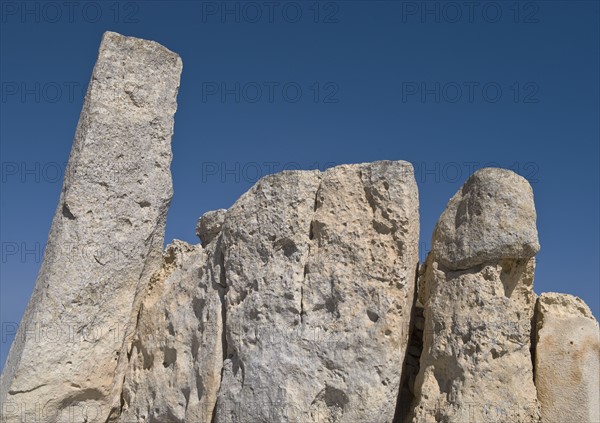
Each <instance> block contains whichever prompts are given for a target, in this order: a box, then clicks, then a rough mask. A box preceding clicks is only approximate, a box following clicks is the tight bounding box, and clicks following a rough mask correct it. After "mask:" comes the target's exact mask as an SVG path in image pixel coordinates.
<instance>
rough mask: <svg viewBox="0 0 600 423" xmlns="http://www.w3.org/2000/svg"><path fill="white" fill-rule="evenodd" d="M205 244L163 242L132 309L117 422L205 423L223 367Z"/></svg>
mask: <svg viewBox="0 0 600 423" xmlns="http://www.w3.org/2000/svg"><path fill="white" fill-rule="evenodd" d="M213 247H214V245H210V246H208V247H207V250H204V249H203V248H202V246H200V245H194V246H193V245H189V244H186V243H185V242H182V241H174V242H173V243H172V244H170V245H169V246H168V247H167V251H166V253H165V257H164V263H163V267H162V269H161V270H160V271H159V272H157V273H155V274H154V276H153V277H152V279H151V281H150V286H149V287H148V290H147V294H146V296H145V298H144V300H143V302H142V306H141V308H140V312H139V317H138V319H137V321H138V323H137V327H136V331H135V334H134V337H133V344H132V349H131V353H130V357H129V365H128V368H127V371H126V373H125V382H124V386H123V396H122V398H123V405H122V407H121V415H120V417H119V419H118V421H119V422H124V423H127V422H139V421H143V422H146V421H149V422H195V423H210V422H211V420H212V416H213V408H214V406H215V403H216V400H217V391H218V389H219V385H220V381H221V368H222V365H223V351H222V339H221V334H222V326H223V324H222V319H221V310H222V308H221V299H220V295H219V290H218V289H216V286H215V285H216V284H218V282H219V280H218V278H219V275H216V278H215V276H214V275H213V272H212V267H211V259H212V258H214V248H213Z"/></svg>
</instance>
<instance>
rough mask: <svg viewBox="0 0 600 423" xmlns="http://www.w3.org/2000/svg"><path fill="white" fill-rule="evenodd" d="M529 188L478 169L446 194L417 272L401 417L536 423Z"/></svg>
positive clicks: (423, 421)
mask: <svg viewBox="0 0 600 423" xmlns="http://www.w3.org/2000/svg"><path fill="white" fill-rule="evenodd" d="M535 221H536V213H535V207H534V203H533V191H532V189H531V187H530V186H529V184H528V183H527V181H526V180H525V179H523V178H522V177H520V176H518V175H517V174H515V173H513V172H510V171H507V170H502V169H482V170H480V171H478V172H476V173H475V174H474V175H472V176H471V177H470V178H469V180H468V181H467V182H466V183H465V184H464V185H463V187H462V188H461V189H460V190H459V192H457V193H456V195H455V196H454V197H453V198H452V199H451V200H450V202H449V203H448V206H447V207H446V209H445V210H444V212H443V213H442V215H441V217H440V219H439V220H438V223H437V225H436V228H435V231H434V234H433V237H432V250H431V252H430V254H429V256H428V258H427V261H426V263H425V270H424V272H423V274H422V275H421V276H420V278H419V300H420V301H421V303H422V304H423V305H424V316H425V326H424V331H423V352H422V355H421V359H420V370H419V374H418V375H417V378H416V381H415V388H414V391H415V403H414V406H413V407H414V408H413V410H412V413H411V415H410V416H409V417H408V421H412V422H413V423H429V422H456V423H462V422H465V423H466V422H473V421H476V422H484V421H510V422H538V421H539V405H538V403H537V395H536V389H535V386H534V384H533V364H532V358H531V353H530V348H531V342H530V339H531V320H532V318H533V313H534V305H535V294H534V293H533V289H532V288H533V276H534V264H535V262H534V258H533V256H534V255H535V254H536V253H537V251H538V250H539V243H538V239H537V230H536V222H535Z"/></svg>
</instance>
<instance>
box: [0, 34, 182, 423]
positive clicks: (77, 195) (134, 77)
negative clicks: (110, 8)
mask: <svg viewBox="0 0 600 423" xmlns="http://www.w3.org/2000/svg"><path fill="white" fill-rule="evenodd" d="M181 68H182V64H181V59H180V58H179V56H177V55H176V54H175V53H173V52H171V51H169V50H167V49H166V48H164V47H162V46H161V45H159V44H157V43H155V42H152V41H145V40H140V39H136V38H130V37H124V36H121V35H118V34H115V33H111V32H107V33H106V34H105V35H104V37H103V39H102V44H101V46H100V51H99V55H98V61H97V63H96V65H95V67H94V72H93V75H92V79H91V81H90V84H89V87H88V92H87V95H86V98H85V101H84V105H83V110H82V112H81V117H80V119H79V124H78V126H77V131H76V134H75V139H74V142H73V147H72V150H71V155H70V158H69V164H68V167H67V171H66V174H65V175H66V176H65V180H64V184H63V187H62V192H61V196H60V200H59V204H58V207H57V210H56V214H55V216H54V220H53V222H52V228H51V230H50V234H49V237H48V244H47V247H46V250H45V256H44V261H43V264H42V267H41V270H40V272H39V275H38V278H37V281H36V284H35V288H34V292H33V294H32V297H31V299H30V301H29V305H28V306H27V309H26V311H25V314H24V316H23V319H22V321H21V325H20V332H19V333H18V334H17V336H16V338H15V341H14V342H13V345H12V347H11V350H10V353H9V357H8V360H7V362H6V366H5V370H4V373H3V375H2V380H1V383H0V402H1V403H2V405H3V411H4V413H3V419H5V420H3V421H22V414H21V412H22V407H25V409H26V410H27V411H28V412H32V413H35V410H36V408H35V407H36V406H37V407H38V409H39V408H41V407H43V408H44V414H43V415H42V417H43V419H44V421H47V422H54V421H63V420H61V419H64V418H65V416H64V415H63V416H62V417H61V415H62V413H64V412H67V411H66V410H67V409H69V408H70V409H71V410H83V409H85V410H87V413H88V415H87V417H86V416H84V415H76V416H71V417H69V418H72V419H74V420H73V421H84V420H85V419H86V418H88V419H89V420H91V419H92V418H95V419H97V421H99V420H103V421H104V420H106V418H107V417H108V414H109V413H110V410H111V409H112V408H113V406H115V405H116V404H118V402H119V396H120V389H121V381H122V375H121V373H120V372H121V371H120V367H121V366H122V365H123V361H124V360H123V356H122V355H120V353H121V351H122V349H123V345H124V343H126V339H127V333H128V330H129V323H130V319H131V317H132V312H133V309H134V306H133V304H134V298H135V295H136V291H138V289H140V284H144V283H145V281H147V280H148V279H149V276H150V275H151V274H152V273H153V272H154V271H155V270H156V269H157V268H158V267H159V266H160V262H161V259H160V257H161V254H162V253H161V250H162V244H163V236H164V225H165V219H166V215H167V208H168V205H169V202H170V201H171V196H172V187H171V173H170V170H169V166H170V162H171V135H172V133H173V115H174V113H175V110H176V95H177V90H178V87H179V76H180V73H181ZM13 406H14V407H13ZM15 407H16V408H15ZM76 412H79V411H76ZM38 416H39V414H38ZM38 418H39V417H38ZM29 419H32V417H31V414H30V416H29Z"/></svg>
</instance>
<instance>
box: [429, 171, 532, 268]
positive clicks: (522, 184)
mask: <svg viewBox="0 0 600 423" xmlns="http://www.w3.org/2000/svg"><path fill="white" fill-rule="evenodd" d="M539 250H540V244H539V242H538V234H537V229H536V212H535V205H534V202H533V190H532V188H531V186H530V185H529V183H528V182H527V180H526V179H525V178H523V177H522V176H519V175H517V174H516V173H514V172H512V171H510V170H506V169H499V168H484V169H480V170H478V171H477V172H475V173H474V174H473V175H472V176H471V177H470V178H469V179H468V180H467V182H465V184H464V185H463V186H462V188H461V189H460V190H459V191H458V192H457V193H456V194H455V195H454V197H452V199H451V200H450V202H449V203H448V205H447V206H446V209H445V210H444V212H443V213H442V215H441V216H440V218H439V220H438V222H437V224H436V227H435V230H434V232H433V237H432V248H431V252H432V254H433V256H434V258H435V259H436V260H437V261H438V262H440V263H441V264H442V265H443V266H445V267H446V268H448V269H451V270H458V269H468V268H471V267H474V266H477V265H479V264H482V263H485V262H490V261H497V260H501V259H506V258H515V259H526V258H531V257H533V256H535V255H536V254H537V253H538V251H539Z"/></svg>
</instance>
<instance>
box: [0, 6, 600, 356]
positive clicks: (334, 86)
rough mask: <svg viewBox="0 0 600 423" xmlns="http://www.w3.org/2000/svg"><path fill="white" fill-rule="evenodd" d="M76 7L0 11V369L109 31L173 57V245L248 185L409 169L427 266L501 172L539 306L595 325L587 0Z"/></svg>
mask: <svg viewBox="0 0 600 423" xmlns="http://www.w3.org/2000/svg"><path fill="white" fill-rule="evenodd" d="M72 3H73V6H71V7H68V6H65V5H64V3H63V2H49V3H47V2H11V1H2V2H1V7H2V10H1V13H2V16H1V29H0V34H1V64H0V70H1V78H0V79H1V82H2V99H1V103H0V106H1V113H0V118H1V122H0V136H1V143H0V147H1V149H0V151H1V162H2V181H1V192H2V197H1V236H0V238H1V241H2V248H3V250H2V262H1V263H0V265H1V272H0V288H1V299H0V306H1V311H0V320H1V321H2V322H3V325H4V327H3V333H2V335H3V339H2V340H1V341H2V342H1V343H0V349H1V351H0V361H1V362H2V363H4V360H5V357H6V354H7V351H8V348H9V345H10V341H11V340H12V337H11V336H10V335H9V334H8V335H9V336H6V335H7V331H8V328H7V327H6V323H7V322H8V323H10V322H18V321H19V320H20V317H21V314H22V313H23V310H24V308H25V306H26V304H27V301H28V299H29V296H30V294H31V291H32V288H33V284H34V281H35V278H36V275H37V272H38V270H39V266H40V264H41V263H40V258H41V250H42V249H43V247H44V244H45V242H46V238H47V235H48V230H49V228H50V223H51V220H52V216H53V214H54V210H55V207H56V204H57V201H58V197H59V192H60V188H61V183H62V178H61V176H62V175H61V172H62V171H63V169H64V166H63V164H64V163H65V162H66V160H67V158H68V154H69V150H70V148H71V143H72V139H73V134H74V131H75V126H76V124H77V120H78V117H79V112H80V109H81V105H82V100H83V95H82V92H85V87H86V86H87V83H88V80H89V78H90V75H91V71H92V67H93V65H94V62H95V59H96V54H97V50H98V45H99V42H100V38H101V35H102V33H103V32H104V31H105V30H113V31H117V32H120V33H122V34H125V35H132V36H137V37H142V38H148V39H152V40H156V41H158V42H160V43H162V44H164V45H165V46H167V47H168V48H170V49H172V50H174V51H176V52H178V53H179V54H180V55H181V57H182V58H183V63H184V71H183V76H182V83H181V88H180V92H179V101H178V103H179V109H178V112H177V115H176V117H175V122H176V123H175V136H174V138H173V152H174V160H173V164H172V171H173V178H174V187H175V197H174V200H173V203H172V206H171V209H170V212H169V217H168V223H167V232H166V240H167V241H170V240H172V239H173V238H178V239H183V240H185V241H188V242H196V239H195V235H194V226H195V223H196V219H197V218H198V216H200V215H201V214H203V213H204V212H205V211H208V210H211V209H216V208H227V207H229V206H230V205H231V204H232V203H233V202H234V201H235V199H236V198H238V197H239V196H240V195H241V194H242V193H243V192H245V191H246V190H247V189H248V188H249V187H250V186H251V185H252V184H253V183H254V182H255V181H256V179H257V176H260V175H264V174H266V173H269V172H273V171H280V170H283V169H290V168H303V169H310V168H321V169H322V168H325V167H329V166H331V165H332V164H341V163H356V162H367V161H373V160H380V159H391V160H395V159H404V160H408V161H411V162H412V163H414V164H415V165H416V168H417V181H418V184H419V189H420V197H421V221H422V225H421V231H422V234H421V239H422V245H421V246H422V251H423V254H424V252H426V251H427V249H428V248H429V239H430V236H431V232H432V229H433V225H434V224H435V221H436V220H437V218H438V216H439V215H440V213H441V212H442V210H443V209H444V206H445V204H446V203H447V201H448V200H449V198H450V197H451V196H452V195H453V194H454V192H455V191H456V190H457V189H458V188H459V187H460V185H461V184H462V183H463V182H464V181H465V180H466V178H467V177H468V175H469V173H470V172H472V170H473V169H476V168H480V167H483V166H485V165H486V164H490V163H495V164H496V165H497V166H502V167H507V168H512V169H513V170H517V171H518V172H519V173H520V174H522V175H523V176H525V177H527V178H528V179H529V180H530V181H531V183H532V185H533V188H534V193H535V201H536V207H537V211H538V230H539V235H540V241H541V245H542V250H541V252H540V254H539V255H538V267H537V271H536V279H535V290H536V292H538V293H540V292H545V291H558V292H566V293H571V294H574V295H577V296H579V297H581V298H583V299H584V300H585V301H586V302H587V303H588V304H589V305H590V307H591V308H592V310H593V312H594V314H595V315H596V316H598V315H599V310H600V301H599V296H600V293H599V139H600V134H599V115H600V110H599V94H600V92H599V74H600V69H599V39H600V34H599V21H600V17H599V6H598V5H599V3H598V2H597V1H540V2H521V3H515V2H512V1H497V2H489V1H483V2H478V3H476V5H475V6H474V8H473V9H469V8H468V7H467V6H464V3H462V2H459V3H452V4H451V6H448V5H447V4H448V3H446V2H436V1H428V2H425V3H423V2H403V1H342V2H321V3H319V6H318V8H317V9H315V3H314V2H312V1H298V2H275V3H274V5H273V6H266V5H265V3H263V2H258V3H251V4H250V5H249V6H247V5H246V3H241V2H235V1H228V2H226V3H223V2H192V1H145V2H133V1H132V2H120V3H113V2H103V3H100V2H77V1H75V2H72ZM48 4H50V6H48ZM224 4H226V5H227V6H226V7H227V9H225V6H224ZM425 5H426V6H425ZM257 6H258V7H257ZM457 6H458V8H457ZM425 7H427V9H425ZM236 84H238V85H236ZM298 89H300V90H301V93H300V91H299V90H298ZM236 96H237V97H238V98H236ZM15 248H16V249H17V250H18V251H17V253H16V254H12V253H11V252H13V251H15ZM36 250H38V252H36Z"/></svg>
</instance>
